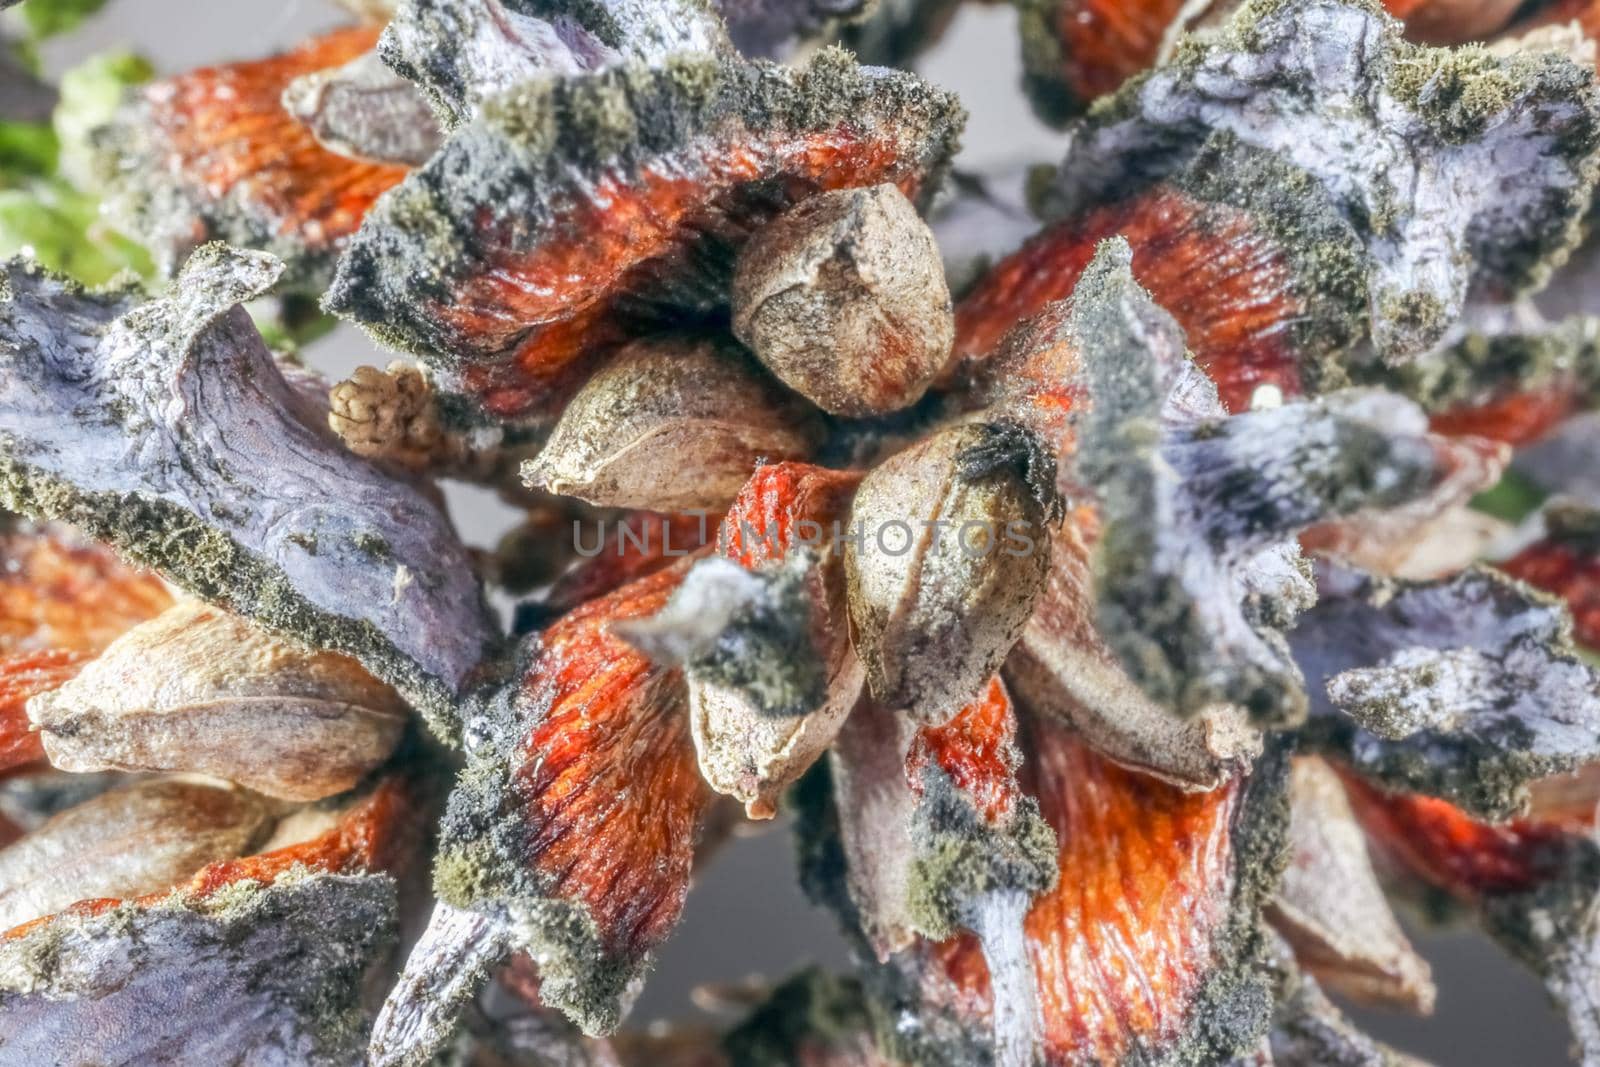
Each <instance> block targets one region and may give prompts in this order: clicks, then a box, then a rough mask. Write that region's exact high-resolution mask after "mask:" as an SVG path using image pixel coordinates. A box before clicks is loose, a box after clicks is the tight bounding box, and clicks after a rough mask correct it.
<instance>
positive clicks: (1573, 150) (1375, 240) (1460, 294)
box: [1046, 0, 1600, 362]
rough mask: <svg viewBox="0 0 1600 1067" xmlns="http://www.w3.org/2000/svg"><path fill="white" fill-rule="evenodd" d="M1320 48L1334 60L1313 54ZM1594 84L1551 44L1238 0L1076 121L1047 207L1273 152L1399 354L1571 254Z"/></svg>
mask: <svg viewBox="0 0 1600 1067" xmlns="http://www.w3.org/2000/svg"><path fill="white" fill-rule="evenodd" d="M1332 54H1338V55H1340V56H1342V57H1344V61H1343V62H1340V63H1333V64H1328V63H1321V62H1318V61H1317V59H1316V57H1320V56H1326V55H1332ZM1593 84H1594V73H1593V71H1591V70H1585V69H1583V68H1580V67H1578V66H1577V65H1575V64H1573V63H1572V62H1571V61H1570V60H1568V59H1566V58H1564V57H1561V56H1557V55H1555V54H1553V53H1549V52H1541V53H1536V54H1518V55H1515V56H1511V57H1506V58H1501V57H1495V56H1492V55H1491V54H1489V53H1487V52H1485V51H1483V50H1463V51H1459V52H1457V51H1451V50H1447V49H1430V48H1423V47H1419V46H1415V45H1411V44H1408V43H1406V42H1405V41H1404V40H1403V39H1402V37H1401V35H1400V26H1399V24H1398V23H1395V22H1393V21H1392V20H1389V19H1388V18H1386V17H1385V16H1384V15H1383V14H1382V13H1381V12H1380V11H1377V10H1376V9H1375V8H1374V7H1372V6H1371V5H1370V4H1367V3H1364V2H1351V0H1296V2H1294V3H1288V4H1285V3H1277V2H1273V0H1252V2H1250V3H1246V4H1245V5H1244V6H1243V7H1242V8H1241V10H1240V11H1239V13H1238V14H1237V15H1236V16H1235V17H1234V18H1233V19H1232V20H1231V22H1230V23H1229V25H1228V26H1227V27H1226V28H1224V29H1222V30H1220V31H1218V32H1217V33H1215V34H1209V35H1207V36H1206V37H1205V38H1204V39H1203V40H1201V41H1200V42H1198V43H1197V44H1196V45H1194V46H1193V47H1190V48H1186V49H1183V50H1181V51H1180V53H1179V54H1178V55H1177V56H1176V57H1175V58H1174V59H1173V60H1172V61H1171V62H1170V63H1169V64H1167V65H1166V66H1163V67H1161V68H1159V69H1157V70H1156V71H1155V72H1153V73H1152V74H1151V75H1150V76H1149V77H1147V78H1143V79H1140V80H1138V81H1137V82H1134V83H1132V84H1130V85H1128V86H1126V87H1125V88H1124V89H1122V90H1121V91H1120V92H1119V93H1118V94H1117V96H1116V97H1115V98H1114V100H1113V102H1112V103H1110V104H1108V105H1106V106H1105V107H1102V108H1097V109H1096V110H1095V111H1094V112H1093V113H1092V114H1090V115H1089V116H1088V117H1087V118H1086V119H1085V120H1084V123H1083V125H1082V126H1081V127H1080V128H1078V129H1077V130H1076V131H1075V133H1074V136H1073V139H1072V143H1071V147H1070V150H1069V153H1068V157H1067V159H1066V160H1065V161H1064V162H1063V164H1062V166H1061V169H1060V170H1059V171H1058V172H1057V175H1056V178H1055V181H1054V184H1053V186H1052V188H1051V190H1050V193H1049V194H1048V196H1047V198H1046V199H1047V200H1048V202H1049V209H1050V210H1051V211H1052V212H1053V213H1056V214H1057V215H1072V214H1076V213H1078V212H1081V211H1084V210H1087V209H1088V208H1090V207H1092V206H1094V205H1096V204H1100V203H1103V202H1104V201H1105V200H1107V199H1108V198H1112V197H1120V196H1123V195H1126V193H1127V192H1128V191H1129V187H1130V185H1133V186H1135V187H1137V186H1139V185H1142V184H1145V183H1148V182H1152V181H1157V180H1159V179H1161V178H1162V177H1163V176H1165V175H1166V174H1169V173H1173V172H1175V171H1178V170H1181V169H1182V168H1183V167H1184V166H1185V165H1186V164H1187V163H1188V161H1189V160H1190V159H1191V158H1192V155H1193V153H1194V152H1195V151H1196V150H1198V149H1199V148H1200V146H1201V145H1203V144H1204V143H1205V142H1206V141H1207V140H1209V139H1211V138H1213V137H1214V136H1215V135H1216V134H1217V132H1218V131H1226V132H1228V133H1230V134H1232V135H1233V136H1234V137H1236V138H1238V139H1239V140H1240V141H1242V142H1244V143H1246V144H1250V145H1254V146H1255V147H1258V148H1262V149H1266V150H1268V151H1271V152H1274V153H1276V154H1278V155H1279V156H1280V157H1281V158H1282V159H1283V160H1284V161H1285V162H1287V163H1290V164H1292V165H1294V166H1297V167H1300V168H1302V169H1303V170H1304V171H1305V172H1306V173H1307V174H1308V175H1309V176H1310V177H1311V178H1312V179H1314V180H1315V181H1316V182H1317V183H1318V184H1320V185H1321V186H1322V187H1323V189H1324V190H1325V191H1326V192H1327V194H1328V195H1329V196H1330V197H1331V199H1332V200H1333V202H1334V204H1335V205H1336V206H1337V207H1338V209H1339V210H1340V212H1341V213H1342V214H1343V215H1344V216H1345V218H1346V219H1347V220H1348V221H1349V222H1350V224H1351V226H1352V227H1353V228H1354V229H1355V231H1356V232H1357V233H1358V234H1359V235H1360V236H1361V238H1362V241H1363V243H1364V244H1365V245H1366V247H1367V249H1368V256H1367V259H1368V263H1369V266H1370V274H1369V278H1368V306H1369V309H1370V314H1371V320H1372V337H1373V342H1374V345H1375V347H1376V348H1377V349H1378V351H1379V352H1380V354H1382V355H1383V356H1384V357H1385V358H1386V359H1387V360H1389V361H1391V362H1400V361H1403V360H1406V359H1409V358H1412V357H1414V356H1416V355H1418V354H1420V353H1421V352H1423V351H1425V350H1426V349H1427V348H1428V347H1430V346H1431V345H1433V344H1434V343H1435V342H1437V341H1438V340H1439V339H1440V338H1441V337H1442V336H1443V335H1444V332H1445V330H1446V329H1447V328H1448V326H1449V325H1450V323H1451V322H1452V321H1453V320H1454V319H1455V318H1457V317H1458V316H1459V315H1460V313H1461V311H1462V308H1463V307H1464V306H1465V303H1466V300H1467V297H1468V295H1469V293H1470V292H1477V293H1483V294H1488V295H1490V296H1492V297H1494V298H1504V297H1505V296H1507V295H1509V294H1514V293H1518V292H1521V291H1524V290H1527V289H1529V288H1531V287H1537V286H1538V285H1540V284H1542V283H1543V282H1544V281H1545V280H1546V278H1547V276H1548V274H1549V272H1550V270H1551V268H1552V266H1553V264H1555V263H1559V262H1561V261H1562V260H1563V259H1564V258H1565V256H1566V254H1567V253H1568V252H1569V251H1570V250H1571V249H1572V248H1573V247H1574V246H1575V245H1576V243H1577V241H1578V238H1579V235H1580V232H1579V227H1578V223H1579V220H1580V219H1581V218H1582V216H1583V214H1584V212H1586V211H1587V210H1588V206H1589V202H1590V198H1591V196H1592V193H1593V187H1594V180H1595V175H1596V169H1595V166H1594V163H1595V157H1596V152H1597V149H1600V102H1597V100H1596V97H1595V94H1594V92H1593V89H1592V87H1593ZM1353 97H1360V98H1363V99H1367V100H1371V101H1374V103H1373V105H1372V106H1370V107H1366V108H1363V109H1361V111H1360V114H1359V116H1357V115H1355V114H1353V113H1352V112H1350V111H1349V110H1348V109H1347V108H1345V107H1343V106H1342V105H1341V103H1340V102H1341V101H1344V100H1348V99H1351V98H1353ZM1308 102H1309V106H1308ZM1329 145H1346V146H1349V147H1348V150H1342V151H1328V150H1327V146H1329Z"/></svg>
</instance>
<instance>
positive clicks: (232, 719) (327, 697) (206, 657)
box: [28, 601, 406, 800]
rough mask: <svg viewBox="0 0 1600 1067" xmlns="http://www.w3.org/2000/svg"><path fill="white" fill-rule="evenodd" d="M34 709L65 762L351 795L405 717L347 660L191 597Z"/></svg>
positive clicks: (132, 633) (313, 794)
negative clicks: (277, 635)
mask: <svg viewBox="0 0 1600 1067" xmlns="http://www.w3.org/2000/svg"><path fill="white" fill-rule="evenodd" d="M28 714H29V717H30V718H31V719H32V720H33V723H34V725H35V727H36V728H37V729H38V730H39V731H40V732H41V733H42V735H43V737H44V750H45V754H46V755H47V756H49V758H50V762H51V763H53V764H54V765H55V766H57V767H59V768H61V769H62V770H69V771H80V772H82V771H99V770H107V769H116V770H153V771H191V772H198V773H202V774H208V775H212V776H214V777H217V778H223V779H226V780H228V781H230V782H237V783H238V784H240V785H243V786H246V787H248V788H250V789H254V790H256V791H257V792H260V793H265V794H267V795H268V796H274V797H282V798H284V799H286V800H318V799H321V798H322V797H326V796H331V795H333V794H335V793H342V792H344V791H345V790H347V789H349V788H350V787H351V786H353V785H355V784H356V782H358V781H359V780H360V779H361V778H363V777H364V776H365V775H366V774H367V773H369V772H370V771H372V770H373V769H374V768H375V767H377V766H378V765H379V764H381V763H382V762H383V761H384V760H385V759H386V758H388V756H389V754H390V753H391V752H393V751H394V748H395V746H396V745H397V744H398V743H399V741H400V735H401V733H402V732H403V730H404V729H405V723H406V707H405V704H404V703H402V702H401V700H400V698H399V696H397V695H396V694H395V692H394V690H392V689H390V688H389V687H388V686H386V685H384V684H383V683H381V682H379V681H378V680H377V679H375V678H373V677H372V676H371V675H370V674H368V673H367V672H366V671H365V670H363V669H362V668H361V666H360V665H359V664H357V663H356V662H355V661H354V660H352V659H350V658H349V657H347V656H341V655H338V654H337V653H333V652H315V651H312V650H311V649H308V648H306V647H304V646H302V645H298V644H295V643H293V642H289V641H282V640H279V639H277V638H273V637H269V636H268V635H267V634H266V633H264V632H263V631H262V630H261V629H260V628H259V627H257V626H254V625H252V624H251V623H249V622H246V621H245V620H244V619H241V618H239V617H238V616H237V615H229V614H227V613H226V612H223V611H219V610H218V609H216V608H212V607H208V606H206V605H204V604H199V603H196V602H193V601H190V602H187V603H183V604H179V605H177V606H176V607H173V608H171V609H169V610H168V611H167V612H165V613H164V614H162V615H161V616H159V617H158V618H155V619H152V620H151V621H150V622H146V623H142V624H141V625H139V626H135V627H134V628H133V629H132V630H129V631H128V632H127V633H126V634H123V635H122V636H121V637H120V638H118V639H117V640H116V641H114V642H113V643H112V644H111V645H110V646H109V647H108V648H107V649H106V651H105V653H104V654H102V655H101V656H100V658H99V659H97V660H95V661H94V662H93V663H91V664H89V666H88V667H87V668H85V670H84V671H83V673H81V674H79V675H78V676H77V677H76V678H74V679H73V680H72V681H70V682H68V683H67V684H66V685H64V686H62V687H61V688H60V689H58V690H56V691H55V692H53V693H47V694H44V695H42V696H38V697H35V698H34V699H33V700H32V701H30V702H29V704H28Z"/></svg>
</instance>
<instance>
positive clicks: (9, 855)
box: [0, 781, 271, 930]
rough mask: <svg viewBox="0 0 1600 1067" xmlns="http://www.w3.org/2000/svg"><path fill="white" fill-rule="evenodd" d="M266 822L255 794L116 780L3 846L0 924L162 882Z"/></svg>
mask: <svg viewBox="0 0 1600 1067" xmlns="http://www.w3.org/2000/svg"><path fill="white" fill-rule="evenodd" d="M270 827H271V812H270V810H269V809H268V807H267V805H266V804H264V803H263V802H262V801H261V800H260V798H258V797H254V796H252V795H250V794H249V793H244V792H240V791H237V790H229V789H218V788H216V787H214V786H209V785H197V784H190V783H187V782H176V781H151V782H141V783H138V784H135V785H131V786H126V787H124V788H122V789H115V790H112V791H111V792H108V793H102V794H100V795H99V796H97V797H95V798H93V799H92V800H89V801H87V802H85V803H83V804H80V805H78V806H77V807H75V808H71V809H69V810H67V811H64V812H62V813H61V814H60V815H57V816H55V817H54V818H53V819H51V820H50V821H49V822H47V823H45V824H44V825H43V826H41V827H40V828H39V829H37V830H35V831H33V832H32V833H30V834H28V835H27V836H26V837H24V838H23V839H22V840H20V841H18V842H17V843H16V844H14V845H11V846H9V847H8V848H6V849H4V850H3V851H0V930H10V929H11V928H12V927H14V926H19V925H21V924H23V923H26V922H29V921H31V920H33V919H38V918H41V917H42V916H45V915H49V914H51V913H53V912H57V911H60V910H61V909H62V908H65V907H66V906H67V905H69V904H72V903H74V902H76V901H79V900H92V899H95V898H100V897H135V896H140V895H143V894H145V893H153V892H157V891H160V890H165V889H167V888H169V887H171V886H173V885H176V884H177V883H179V882H181V881H183V880H184V879H186V878H188V877H189V876H190V875H192V874H194V873H195V872H196V871H198V870H200V868H202V867H204V866H206V865H207V864H208V863H212V862H215V861H217V860H226V859H232V858H234V857H235V856H240V855H243V854H244V853H246V852H248V851H250V848H251V846H253V845H254V844H256V843H257V842H259V841H261V840H262V839H263V838H264V837H265V836H266V834H267V832H268V830H269V829H270Z"/></svg>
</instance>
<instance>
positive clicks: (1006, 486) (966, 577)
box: [845, 423, 1055, 723]
mask: <svg viewBox="0 0 1600 1067" xmlns="http://www.w3.org/2000/svg"><path fill="white" fill-rule="evenodd" d="M1016 432H1020V431H1008V430H1006V429H1004V428H1001V427H997V426H989V425H983V424H978V423H969V424H965V425H960V426H956V427H953V428H951V429H947V430H944V431H942V432H940V433H938V434H936V435H934V436H933V437H931V438H929V439H928V440H926V441H924V442H922V443H921V444H919V445H915V446H913V447H912V448H909V449H907V450H906V451H904V452H901V453H900V454H899V455H897V456H895V457H893V458H892V459H890V460H888V461H887V462H886V463H884V464H883V465H882V466H880V467H878V468H877V469H876V470H874V471H873V472H872V473H871V474H869V475H868V476H867V478H866V480H865V481H863V482H862V484H861V489H860V491H859V492H858V493H857V495H856V499H855V505H854V507H853V509H852V511H851V514H850V529H849V531H848V534H849V537H848V539H847V540H846V542H845V567H846V574H847V577H848V580H849V601H850V622H851V627H852V632H853V635H854V639H855V647H856V653H857V654H858V655H859V656H860V657H861V659H862V662H863V663H865V664H866V668H867V683H868V685H869V686H870V687H871V690H872V695H873V696H874V697H875V698H876V699H877V700H878V701H879V702H880V703H882V704H884V705H886V706H888V707H892V708H898V709H905V710H908V711H911V712H912V713H913V714H915V715H916V716H917V717H918V718H920V719H922V720H924V721H927V722H934V723H939V722H944V721H946V720H948V719H949V718H950V717H951V716H952V715H954V714H956V713H957V712H958V711H960V710H961V709H962V708H963V707H964V706H966V705H967V704H969V703H971V702H972V701H973V700H975V699H976V698H977V697H978V695H979V694H980V693H981V692H982V691H983V688H984V686H986V685H987V684H988V683H989V680H990V679H991V678H992V677H993V676H994V674H995V672H996V671H997V670H999V668H1000V664H1001V662H1002V661H1003V660H1004V659H1005V657H1006V654H1007V653H1008V652H1009V651H1010V650H1011V646H1012V645H1014V644H1015V643H1016V641H1017V637H1018V635H1019V634H1020V633H1021V632H1022V628H1023V626H1024V624H1025V623H1026V622H1027V620H1028V617H1029V615H1030V614H1032V612H1033V606H1034V602H1035V601H1036V600H1037V598H1038V596H1039V593H1040V592H1041V591H1042V590H1043V588H1044V581H1045V577H1046V575H1047V574H1048V573H1049V568H1050V538H1049V535H1048V531H1047V528H1046V522H1047V509H1046V507H1045V506H1044V505H1043V504H1042V503H1041V502H1040V499H1039V497H1038V496H1037V495H1036V488H1035V487H1036V486H1038V485H1040V484H1045V485H1050V484H1052V483H1053V480H1054V477H1055V473H1054V470H1051V471H1050V472H1049V473H1048V476H1047V477H1044V478H1041V477H1040V476H1038V475H1037V474H1034V475H1031V476H1030V475H1029V474H1027V473H1025V472H1024V471H1023V470H1021V469H1019V467H1018V463H1019V462H1020V460H1021V457H1020V456H1019V455H1017V454H1016V453H1015V452H1013V446H1014V445H1015V444H1016V442H1015V441H1014V440H1013V439H1012V437H1013V434H1014V433H1016Z"/></svg>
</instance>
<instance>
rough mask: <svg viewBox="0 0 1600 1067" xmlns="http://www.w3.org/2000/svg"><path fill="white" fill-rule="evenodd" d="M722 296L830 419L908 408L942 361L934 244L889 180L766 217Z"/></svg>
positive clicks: (941, 285) (947, 342) (776, 364)
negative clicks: (730, 286)
mask: <svg viewBox="0 0 1600 1067" xmlns="http://www.w3.org/2000/svg"><path fill="white" fill-rule="evenodd" d="M732 299H733V330H734V333H735V334H736V335H738V337H739V339H740V340H741V341H743V342H744V343H745V344H746V345H748V346H749V347H750V350H751V351H752V352H754V353H755V354H756V358H758V359H760V360H761V362H762V363H764V364H765V365H766V367H767V369H769V370H771V371H772V373H774V374H776V375H777V376H778V377H779V378H780V379H782V380H783V382H784V383H785V384H786V385H788V386H789V387H790V388H792V389H794V390H796V391H797V392H799V393H800V394H802V395H803V396H805V397H806V398H807V399H809V400H811V401H812V402H813V403H815V404H816V405H817V406H818V407H820V408H822V409H823V410H824V411H829V412H832V413H833V414H835V415H848V416H863V415H878V414H884V413H887V412H890V411H895V410H898V409H900V408H904V407H909V406H910V405H911V404H914V403H915V402H916V401H917V400H919V399H920V398H921V397H922V394H923V393H924V392H925V391H926V390H927V388H928V386H929V385H931V384H932V383H933V380H934V378H935V377H936V376H937V375H938V374H939V372H940V371H941V370H943V369H944V366H945V364H946V363H947V362H948V361H949V358H950V346H951V343H952V342H953V340H954V333H955V326H954V322H953V320H952V317H951V315H952V313H951V306H950V289H949V287H948V286H947V285H946V284H945V280H944V268H943V265H942V261H941V259H940V256H939V246H938V244H937V243H936V242H935V241H934V237H933V233H932V231H930V230H929V229H928V226H927V224H926V223H924V222H923V221H922V219H921V217H920V216H919V215H918V214H917V209H916V208H915V207H913V206H912V204H911V202H910V201H909V200H907V199H906V198H905V195H904V194H903V193H901V192H900V190H899V189H897V188H895V187H894V186H893V185H879V186H876V187H874V188H871V189H841V190H838V191H835V192H831V193H823V194H821V195H819V196H814V197H812V198H811V199H809V200H806V201H803V202H802V203H800V204H798V205H796V206H795V207H793V208H791V209H790V210H789V211H787V212H786V213H784V214H783V215H781V216H779V217H778V218H777V219H774V220H773V221H772V222H770V223H768V224H767V225H766V226H765V227H764V228H763V229H761V230H760V231H759V232H758V233H757V234H756V235H755V236H754V237H753V238H752V239H751V240H750V243H749V244H747V245H746V246H745V249H744V252H743V253H742V254H741V255H740V257H739V266H738V270H737V271H736V273H735V274H734V277H733V298H732Z"/></svg>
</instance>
